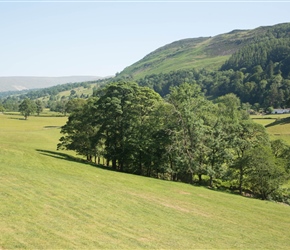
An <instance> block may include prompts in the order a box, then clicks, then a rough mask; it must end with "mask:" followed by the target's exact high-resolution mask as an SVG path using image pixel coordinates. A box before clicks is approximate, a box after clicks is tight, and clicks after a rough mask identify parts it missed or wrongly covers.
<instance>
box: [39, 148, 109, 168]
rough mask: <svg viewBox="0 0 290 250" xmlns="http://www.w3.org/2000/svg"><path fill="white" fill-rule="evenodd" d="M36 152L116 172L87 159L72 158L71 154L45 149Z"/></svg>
mask: <svg viewBox="0 0 290 250" xmlns="http://www.w3.org/2000/svg"><path fill="white" fill-rule="evenodd" d="M36 151H37V152H39V153H40V154H42V155H45V156H49V157H53V158H56V159H60V160H66V161H72V162H78V163H82V164H86V165H90V166H93V167H97V168H101V169H105V170H111V171H114V170H113V169H112V168H111V167H107V166H104V165H101V164H96V163H94V162H89V161H87V160H85V159H81V158H78V157H75V156H72V155H69V154H65V153H61V152H56V151H51V150H44V149H36Z"/></svg>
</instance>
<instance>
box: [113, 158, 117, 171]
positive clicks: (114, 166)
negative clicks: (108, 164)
mask: <svg viewBox="0 0 290 250" xmlns="http://www.w3.org/2000/svg"><path fill="white" fill-rule="evenodd" d="M112 169H114V170H116V169H117V160H116V159H113V160H112Z"/></svg>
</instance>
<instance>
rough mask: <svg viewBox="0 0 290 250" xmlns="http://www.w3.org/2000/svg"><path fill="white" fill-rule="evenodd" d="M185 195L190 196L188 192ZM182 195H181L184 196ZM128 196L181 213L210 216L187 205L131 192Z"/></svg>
mask: <svg viewBox="0 0 290 250" xmlns="http://www.w3.org/2000/svg"><path fill="white" fill-rule="evenodd" d="M185 193H186V194H187V195H188V194H190V193H188V192H185ZM185 193H183V194H185ZM130 195H132V196H135V197H138V198H141V199H145V200H147V201H150V202H152V203H154V204H158V205H161V206H164V207H167V208H171V209H174V210H176V211H179V212H182V213H191V214H193V215H198V216H204V217H210V216H211V215H210V214H207V213H205V212H204V211H202V210H201V209H198V208H197V207H192V206H191V205H190V204H187V203H182V204H173V203H170V199H169V198H168V199H166V200H164V199H161V198H159V197H153V196H147V195H144V194H137V193H133V192H131V193H130Z"/></svg>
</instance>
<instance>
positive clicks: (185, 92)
mask: <svg viewBox="0 0 290 250" xmlns="http://www.w3.org/2000/svg"><path fill="white" fill-rule="evenodd" d="M240 106H241V103H240V100H239V98H237V97H236V96H235V95H234V94H227V95H225V96H222V97H220V98H218V99H217V100H216V101H215V102H212V101H209V100H208V99H207V98H206V97H205V96H204V94H203V93H202V91H201V88H200V87H199V86H198V85H196V84H188V83H184V84H181V85H180V86H176V87H172V88H171V89H170V94H169V95H168V96H166V98H165V99H162V98H161V97H160V95H158V94H157V93H156V92H154V91H153V90H152V89H150V88H148V87H140V86H138V85H137V84H136V83H132V82H115V83H111V84H108V85H107V86H106V87H105V88H102V89H100V90H99V91H97V92H95V95H94V96H93V97H91V98H89V99H88V100H86V101H80V102H77V105H74V107H75V108H74V109H72V110H71V114H70V116H69V118H68V121H67V123H66V124H65V125H64V126H63V127H62V129H61V133H62V134H63V136H62V137H61V138H60V143H59V144H58V149H67V150H74V151H76V152H77V153H78V154H80V155H83V156H85V157H86V158H87V160H88V161H95V162H96V163H100V158H103V159H105V160H106V164H107V165H110V166H111V167H112V169H114V170H116V171H123V172H128V173H134V174H139V175H144V176H150V177H155V178H161V179H167V180H172V181H183V182H187V183H194V182H199V183H200V184H205V183H206V184H207V185H209V186H215V185H218V184H219V183H220V182H223V183H227V184H228V186H231V187H232V188H234V189H236V190H238V191H239V192H240V193H241V194H242V193H243V192H244V191H245V190H247V192H251V193H253V194H254V195H255V196H257V197H260V198H262V199H268V198H270V197H271V195H272V196H274V194H275V192H277V190H278V189H279V187H280V186H281V185H282V184H283V183H284V182H285V181H286V180H287V178H288V177H289V169H288V168H287V166H288V159H287V158H285V157H284V155H287V154H284V153H281V152H282V151H283V150H284V151H283V152H286V151H287V150H289V149H288V147H286V146H285V145H284V144H281V143H280V144H279V143H276V144H275V145H274V146H273V145H272V147H271V143H270V141H269V138H268V135H267V133H266V132H265V129H264V127H263V126H261V125H258V124H256V123H254V122H252V121H251V120H250V119H249V116H248V114H247V112H245V111H244V110H241V108H240ZM285 147H286V148H285ZM285 150H286V151H285ZM258 152H263V154H261V153H258ZM261 180H263V181H261Z"/></svg>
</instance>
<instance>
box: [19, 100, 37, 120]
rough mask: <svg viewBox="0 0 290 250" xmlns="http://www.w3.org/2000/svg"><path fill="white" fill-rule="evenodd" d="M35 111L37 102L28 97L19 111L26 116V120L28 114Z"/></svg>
mask: <svg viewBox="0 0 290 250" xmlns="http://www.w3.org/2000/svg"><path fill="white" fill-rule="evenodd" d="M35 111H36V104H35V102H33V101H31V100H30V99H28V98H26V99H24V100H23V101H22V103H21V104H20V105H19V112H20V113H21V114H22V115H23V116H24V118H25V120H27V118H28V116H30V115H31V114H33V113H34V112H35Z"/></svg>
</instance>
